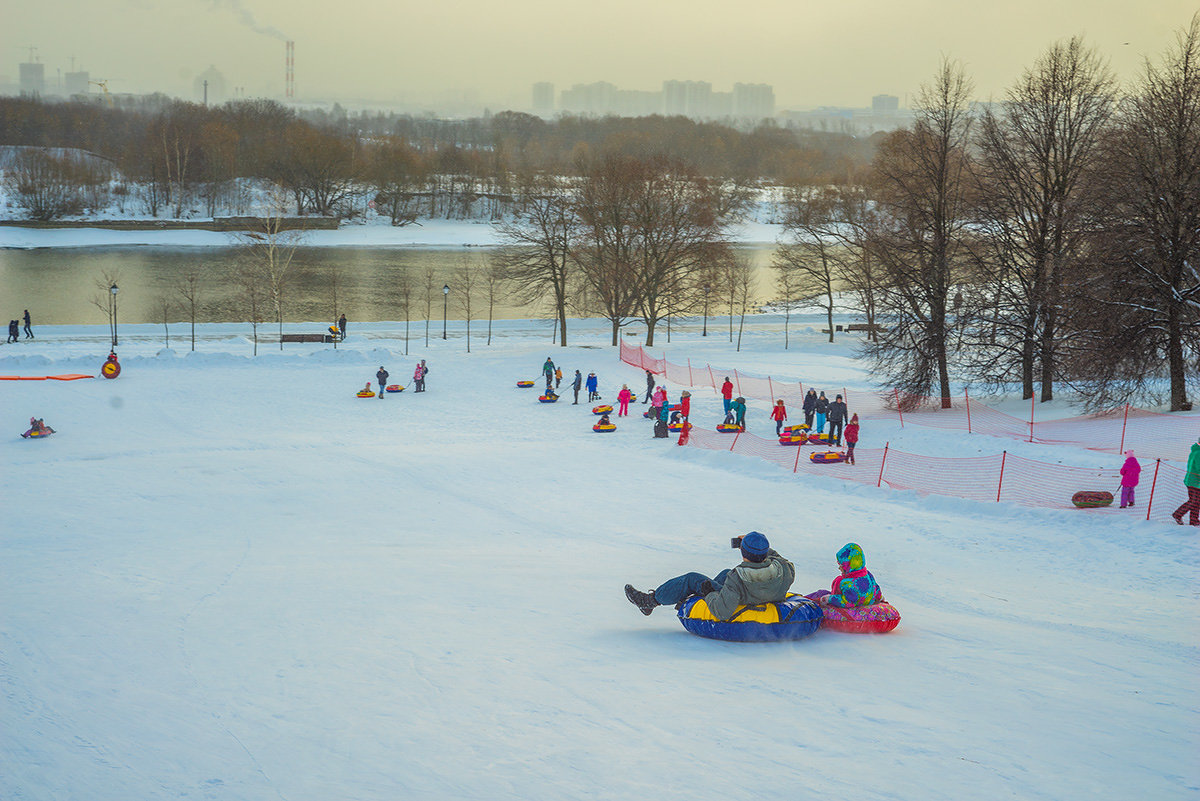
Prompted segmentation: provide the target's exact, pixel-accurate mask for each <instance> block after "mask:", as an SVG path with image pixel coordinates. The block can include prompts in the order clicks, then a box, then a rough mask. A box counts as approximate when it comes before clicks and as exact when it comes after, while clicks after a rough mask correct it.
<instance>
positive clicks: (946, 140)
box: [864, 60, 971, 407]
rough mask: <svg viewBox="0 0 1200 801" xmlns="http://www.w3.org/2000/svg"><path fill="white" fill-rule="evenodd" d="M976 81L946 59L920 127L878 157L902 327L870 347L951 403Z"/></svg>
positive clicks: (882, 234) (887, 258)
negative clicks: (955, 301)
mask: <svg viewBox="0 0 1200 801" xmlns="http://www.w3.org/2000/svg"><path fill="white" fill-rule="evenodd" d="M970 92H971V84H970V82H969V81H968V80H967V78H966V76H965V75H964V74H963V71H962V67H961V66H960V65H957V64H954V63H951V62H950V61H949V60H943V62H942V65H941V68H940V69H939V71H938V73H937V75H936V76H935V78H934V81H933V83H932V84H927V85H925V86H923V87H922V89H921V92H920V94H919V96H918V100H917V104H916V120H915V121H914V123H913V126H912V128H910V129H907V130H902V131H897V132H896V133H893V134H892V135H890V136H889V137H887V138H886V139H885V140H884V141H883V142H882V143H881V145H880V147H879V151H878V153H877V155H876V157H875V161H874V164H873V172H874V180H875V182H876V185H877V191H878V208H879V211H880V230H879V234H878V236H877V238H876V247H875V248H874V249H873V252H874V254H875V255H876V258H877V259H878V260H879V263H880V266H881V268H882V270H883V271H884V273H885V275H886V277H885V281H884V285H883V288H882V289H881V292H880V297H879V304H880V307H881V309H882V310H883V311H884V313H885V314H886V316H887V318H888V319H889V321H891V322H892V323H893V325H892V326H891V327H890V328H889V329H888V331H887V333H886V334H883V335H881V336H880V337H879V339H878V340H877V341H875V342H868V343H867V344H866V345H865V347H864V353H865V354H866V355H867V356H868V357H869V358H871V359H872V361H873V370H874V373H875V375H876V376H877V377H879V378H883V379H884V380H885V381H886V382H888V383H889V384H890V385H892V386H896V387H899V388H900V389H902V390H904V391H905V392H906V393H907V394H909V395H911V396H916V397H928V396H930V395H931V394H932V393H933V392H934V391H937V392H938V393H939V394H940V397H941V399H942V405H943V406H947V407H948V406H949V405H950V371H949V360H950V352H951V341H950V339H951V332H950V329H949V327H948V325H947V305H948V302H949V296H950V293H951V292H952V288H953V286H954V284H955V282H956V269H959V264H960V263H961V262H962V260H963V250H964V243H963V240H964V237H965V227H966V224H967V222H968V219H967V213H966V212H967V208H966V206H967V201H968V197H967V194H968V188H969V185H970V184H969V180H968V179H969V175H970V168H971V163H970V157H969V155H968V150H967V145H968V142H969V134H970V123H971V119H970V116H969V115H968V108H967V104H968V100H969V97H970Z"/></svg>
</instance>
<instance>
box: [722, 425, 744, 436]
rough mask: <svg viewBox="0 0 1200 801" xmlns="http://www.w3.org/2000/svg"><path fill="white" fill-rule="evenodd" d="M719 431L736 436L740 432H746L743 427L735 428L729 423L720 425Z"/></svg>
mask: <svg viewBox="0 0 1200 801" xmlns="http://www.w3.org/2000/svg"><path fill="white" fill-rule="evenodd" d="M717 430H718V431H720V432H721V433H722V434H736V433H737V432H739V431H745V429H744V428H742V427H741V426H735V425H731V424H727V423H718V424H717Z"/></svg>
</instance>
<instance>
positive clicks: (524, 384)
mask: <svg viewBox="0 0 1200 801" xmlns="http://www.w3.org/2000/svg"><path fill="white" fill-rule="evenodd" d="M517 386H518V387H520V388H521V389H529V388H530V387H532V386H533V382H532V381H518V382H517Z"/></svg>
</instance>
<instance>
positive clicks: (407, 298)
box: [395, 264, 413, 356]
mask: <svg viewBox="0 0 1200 801" xmlns="http://www.w3.org/2000/svg"><path fill="white" fill-rule="evenodd" d="M395 284H396V294H397V295H399V296H400V306H401V308H403V309H404V355H405V356H407V355H408V322H409V318H410V317H411V315H412V300H413V281H412V273H411V272H409V269H408V267H407V266H405V265H403V264H402V265H400V266H399V267H397V268H396V279H395Z"/></svg>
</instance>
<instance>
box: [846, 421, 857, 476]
mask: <svg viewBox="0 0 1200 801" xmlns="http://www.w3.org/2000/svg"><path fill="white" fill-rule="evenodd" d="M857 444H858V415H857V414H856V415H854V416H853V417H851V418H850V423H849V424H848V425H847V426H846V462H847V463H849V464H854V446H855V445H857Z"/></svg>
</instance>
